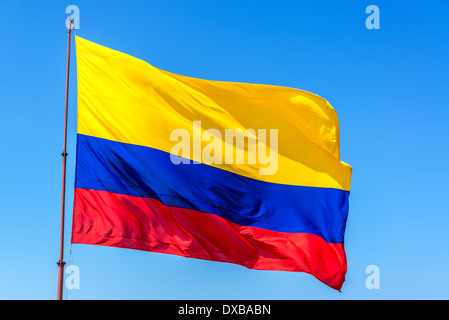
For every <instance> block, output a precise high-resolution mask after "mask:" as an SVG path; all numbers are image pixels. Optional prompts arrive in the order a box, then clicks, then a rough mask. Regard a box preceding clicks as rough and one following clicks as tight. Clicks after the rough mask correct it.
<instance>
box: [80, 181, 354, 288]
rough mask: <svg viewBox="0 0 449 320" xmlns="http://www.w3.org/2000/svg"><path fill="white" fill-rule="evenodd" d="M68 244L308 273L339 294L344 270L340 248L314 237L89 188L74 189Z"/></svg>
mask: <svg viewBox="0 0 449 320" xmlns="http://www.w3.org/2000/svg"><path fill="white" fill-rule="evenodd" d="M72 243H84V244H94V245H104V246H111V247H121V248H130V249H138V250H144V251H152V252H160V253H169V254H175V255H180V256H184V257H190V258H197V259H205V260H213V261H221V262H230V263H235V264H239V265H243V266H245V267H247V268H250V269H259V270H282V271H296V272H306V273H309V274H312V275H313V276H315V277H316V278H317V279H318V280H320V281H322V282H324V283H325V284H327V285H328V286H330V287H332V288H334V289H337V290H340V289H341V286H342V285H343V282H344V279H345V273H346V269H347V266H346V256H345V252H344V247H343V244H342V243H327V242H326V241H325V240H324V239H323V238H321V237H319V236H316V235H313V234H308V233H288V232H277V231H271V230H266V229H261V228H255V227H247V226H241V225H238V224H235V223H232V222H229V221H227V220H225V219H223V218H221V217H219V216H217V215H214V214H208V213H203V212H198V211H194V210H190V209H184V208H178V207H169V206H165V205H163V204H162V203H161V202H159V201H157V200H154V199H151V198H140V197H134V196H129V195H123V194H116V193H109V192H106V191H97V190H89V189H78V188H77V189H75V206H74V213H73V225H72Z"/></svg>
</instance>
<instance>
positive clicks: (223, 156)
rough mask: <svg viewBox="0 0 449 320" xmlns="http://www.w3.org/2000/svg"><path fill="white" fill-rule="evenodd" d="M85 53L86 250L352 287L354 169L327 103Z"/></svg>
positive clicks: (81, 187)
mask: <svg viewBox="0 0 449 320" xmlns="http://www.w3.org/2000/svg"><path fill="white" fill-rule="evenodd" d="M76 56H77V77H78V129H77V158H76V179H75V201H74V213H73V224H72V243H84V244H93V245H103V246H112V247H121V248H130V249H138V250H145V251H152V252H161V253H168V254H175V255H180V256H184V257H190V258H197V259H205V260H213V261H221V262H229V263H235V264H239V265H242V266H245V267H247V268H251V269H259V270H284V271H295V272H306V273H309V274H312V275H313V276H314V277H316V278H317V279H319V280H320V281H322V282H324V283H325V284H327V285H328V286H330V287H332V288H334V289H337V290H340V289H341V287H342V285H343V282H344V279H345V273H346V270H347V264H346V255H345V251H344V244H343V239H344V233H345V226H346V219H347V215H348V197H349V190H350V180H351V170H352V169H351V167H350V166H349V165H347V164H345V163H343V162H341V161H340V152H339V125H338V118H337V115H336V112H335V110H334V109H333V108H332V107H331V105H330V104H329V103H328V102H327V101H326V100H325V99H323V98H321V97H318V96H316V95H314V94H312V93H309V92H305V91H302V90H298V89H292V88H285V87H279V86H270V85H260V84H248V83H233V82H220V81H210V80H202V79H195V78H190V77H185V76H181V75H177V74H173V73H169V72H167V71H164V70H160V69H158V68H155V67H153V66H151V65H150V64H148V63H146V62H144V61H142V60H139V59H137V58H134V57H132V56H129V55H127V54H124V53H121V52H118V51H115V50H111V49H109V48H106V47H103V46H100V45H98V44H95V43H93V42H90V41H87V40H85V39H82V38H80V37H76ZM228 133H233V135H228ZM237 141H240V142H242V141H243V142H244V143H243V144H242V143H240V144H238V143H237Z"/></svg>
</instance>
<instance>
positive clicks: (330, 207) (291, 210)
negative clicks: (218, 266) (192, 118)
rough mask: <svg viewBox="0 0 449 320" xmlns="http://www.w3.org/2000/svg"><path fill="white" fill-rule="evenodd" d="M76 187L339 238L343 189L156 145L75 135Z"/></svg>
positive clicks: (343, 218) (343, 222) (345, 210)
mask: <svg viewBox="0 0 449 320" xmlns="http://www.w3.org/2000/svg"><path fill="white" fill-rule="evenodd" d="M77 140H78V143H77V162H76V181H75V187H76V188H83V189H93V190H101V191H108V192H113V193H120V194H126V195H130V196H136V197H148V198H153V199H157V200H159V201H161V202H162V203H163V204H165V205H167V206H175V207H182V208H186V209H192V210H196V211H201V212H205V213H211V214H216V215H218V216H220V217H222V218H224V219H227V220H229V221H231V222H234V223H237V224H240V225H244V226H252V227H258V228H264V229H269V230H273V231H280V232H292V233H311V234H315V235H318V236H320V237H322V238H324V239H325V240H326V241H327V242H330V243H331V242H332V243H342V242H343V236H344V231H345V226H346V218H347V214H348V197H349V192H348V191H344V190H339V189H331V188H317V187H304V186H292V185H284V184H276V183H269V182H264V181H260V180H255V179H251V178H247V177H244V176H240V175H237V174H235V173H231V172H228V171H225V170H221V169H218V168H215V167H212V166H208V165H205V164H179V165H174V164H173V163H172V162H171V161H170V154H169V153H167V152H164V151H161V150H158V149H152V148H148V147H143V146H138V145H132V144H126V143H120V142H116V141H110V140H106V139H101V138H96V137H91V136H86V135H81V134H78V137H77Z"/></svg>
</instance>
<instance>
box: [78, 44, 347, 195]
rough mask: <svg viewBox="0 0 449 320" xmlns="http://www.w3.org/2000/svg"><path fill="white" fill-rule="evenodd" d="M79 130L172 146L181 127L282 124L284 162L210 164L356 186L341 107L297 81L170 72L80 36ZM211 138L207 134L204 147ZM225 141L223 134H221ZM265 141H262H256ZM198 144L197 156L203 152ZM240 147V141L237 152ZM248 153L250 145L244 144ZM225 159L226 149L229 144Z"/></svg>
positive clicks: (296, 181)
mask: <svg viewBox="0 0 449 320" xmlns="http://www.w3.org/2000/svg"><path fill="white" fill-rule="evenodd" d="M76 52H77V65H78V133H80V134H85V135H90V136H94V137H99V138H104V139H108V140H113V141H119V142H123V143H130V144H136V145H142V146H147V147H151V148H155V149H159V150H162V151H166V152H170V151H171V150H172V147H173V146H174V145H175V144H176V142H173V141H170V134H171V132H172V131H173V130H175V129H185V130H187V131H188V132H189V133H190V135H191V136H193V131H194V129H193V127H192V122H193V121H201V127H202V132H204V130H205V129H218V130H219V131H220V133H221V135H222V138H223V140H224V136H225V129H242V130H246V129H254V130H255V131H256V132H257V129H267V137H268V138H269V129H278V140H279V143H278V169H277V172H276V173H275V174H273V175H260V168H261V167H262V168H263V167H267V165H264V164H261V163H260V161H259V160H257V162H256V163H255V164H214V163H213V164H210V165H212V166H214V167H217V168H220V169H223V170H227V171H230V172H234V173H237V174H240V175H244V176H246V177H250V178H253V179H258V180H262V181H267V182H273V183H282V184H290V185H302V186H312V187H326V188H338V189H343V190H349V189H350V179H351V170H352V168H351V167H350V166H349V165H347V164H345V163H343V162H341V161H340V152H339V126H338V118H337V115H336V113H335V110H334V109H333V108H332V107H331V106H330V104H329V103H328V102H327V101H326V100H325V99H323V98H321V97H318V96H316V95H314V94H312V93H308V92H305V91H302V90H298V89H292V88H285V87H278V86H269V85H260V84H248V83H231V82H220V81H210V80H201V79H195V78H189V77H185V76H180V75H176V74H172V73H169V72H166V71H163V70H160V69H157V68H155V67H153V66H151V65H150V64H148V63H146V62H144V61H142V60H139V59H137V58H134V57H131V56H129V55H127V54H124V53H121V52H118V51H115V50H112V49H109V48H106V47H103V46H100V45H98V44H95V43H93V42H90V41H87V40H85V39H82V38H80V37H76ZM208 143H209V142H208V141H203V142H202V148H204V147H205V146H206V145H207V144H208ZM223 143H224V142H223ZM260 144H261V142H260V141H257V146H258V147H259V146H260ZM197 151H198V150H194V149H193V147H192V150H191V152H190V155H191V157H190V158H191V159H194V160H198V159H201V158H198V157H200V155H198V153H197ZM236 152H237V150H236V148H235V147H234V154H235V153H236ZM244 153H245V157H246V158H245V159H248V148H247V147H245V150H244ZM223 163H224V152H223Z"/></svg>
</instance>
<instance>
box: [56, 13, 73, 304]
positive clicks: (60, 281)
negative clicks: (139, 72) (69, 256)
mask: <svg viewBox="0 0 449 320" xmlns="http://www.w3.org/2000/svg"><path fill="white" fill-rule="evenodd" d="M67 29H68V41H67V73H66V88H65V116H64V146H63V151H62V194H61V234H60V244H59V261H58V262H57V264H58V269H59V270H58V298H57V299H58V300H62V292H63V286H64V265H65V262H64V216H65V184H66V183H65V180H66V179H65V178H66V162H67V113H68V105H69V69H70V35H71V31H72V17H69V20H68V28H67Z"/></svg>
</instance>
